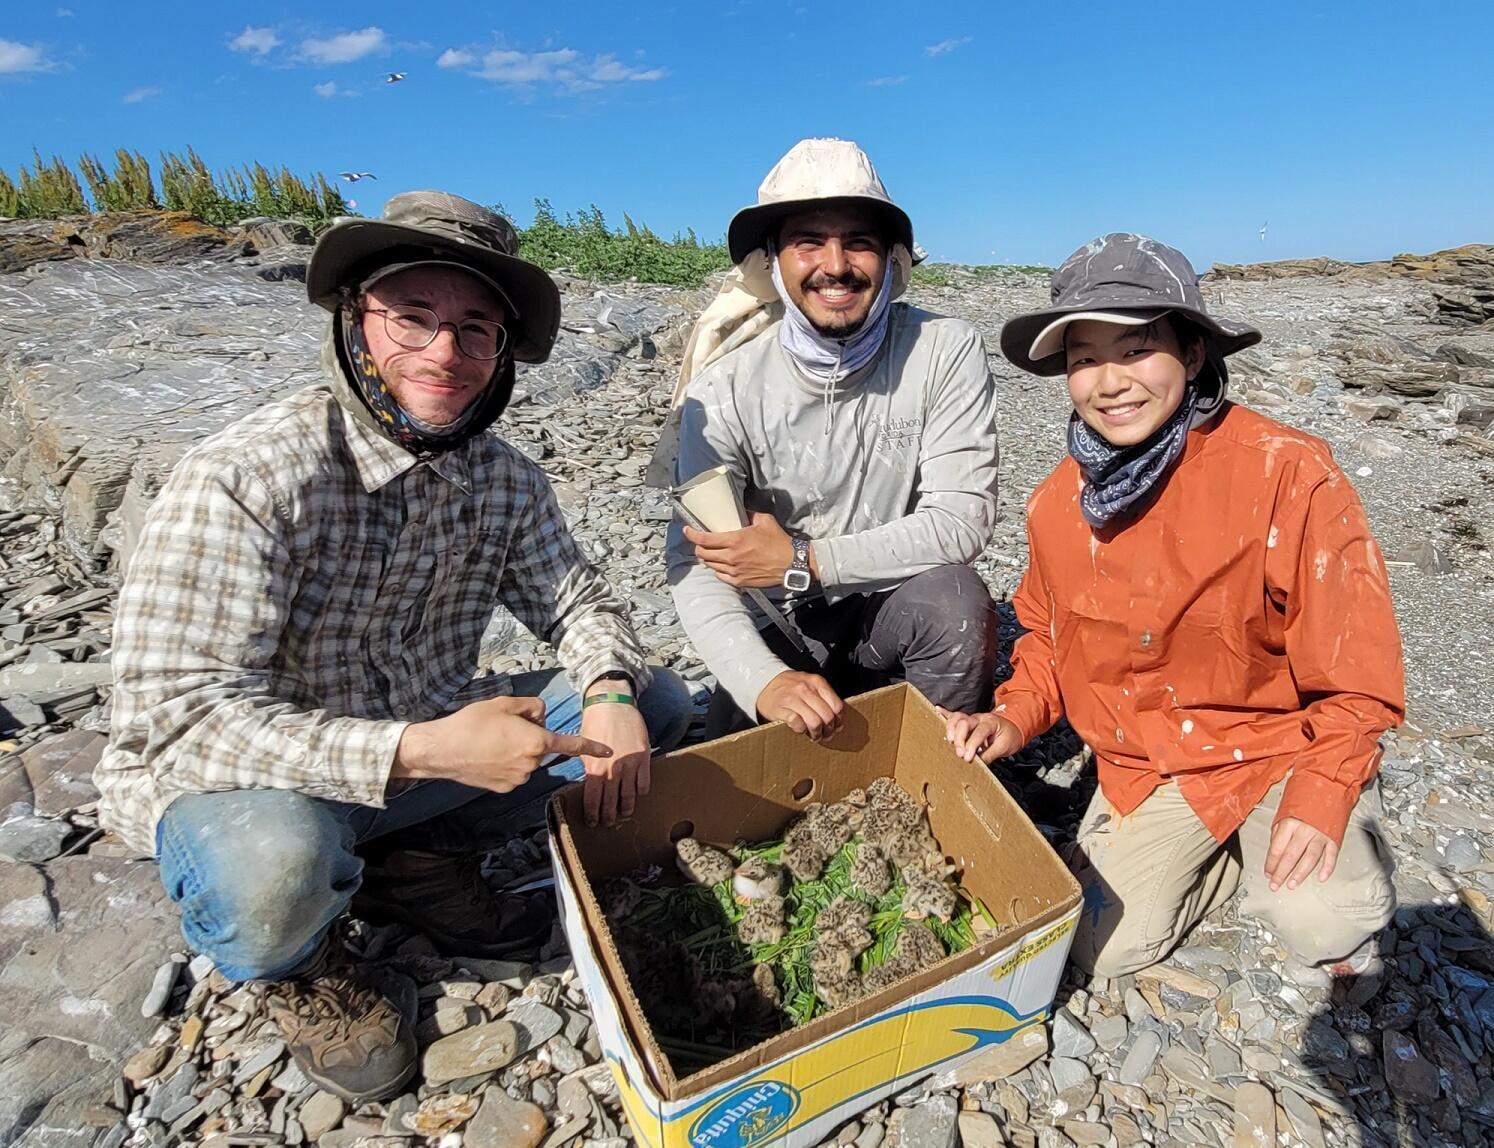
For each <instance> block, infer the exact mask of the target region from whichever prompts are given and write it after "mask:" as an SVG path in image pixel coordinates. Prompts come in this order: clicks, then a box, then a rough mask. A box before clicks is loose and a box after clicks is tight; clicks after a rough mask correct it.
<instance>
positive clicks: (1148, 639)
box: [1141, 630, 1152, 646]
mask: <svg viewBox="0 0 1494 1148" xmlns="http://www.w3.org/2000/svg"><path fill="white" fill-rule="evenodd" d="M1141 644H1142V645H1143V646H1150V645H1151V644H1152V632H1151V631H1150V630H1148V631H1147V632H1146V633H1144V634H1142V635H1141Z"/></svg>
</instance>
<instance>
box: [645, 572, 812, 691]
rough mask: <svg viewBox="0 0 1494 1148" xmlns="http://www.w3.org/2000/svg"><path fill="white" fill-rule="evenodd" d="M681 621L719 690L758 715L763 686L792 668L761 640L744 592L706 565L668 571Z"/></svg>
mask: <svg viewBox="0 0 1494 1148" xmlns="http://www.w3.org/2000/svg"><path fill="white" fill-rule="evenodd" d="M670 582H671V590H672V592H673V594H674V604H675V610H676V612H677V613H678V614H679V616H680V625H681V626H683V627H684V630H685V633H686V634H687V635H688V636H689V638H690V641H691V642H692V643H693V644H694V646H695V649H696V652H697V653H699V654H700V657H701V660H702V661H704V662H705V664H706V665H707V666H708V667H709V668H710V670H711V672H712V673H713V674H715V675H716V678H717V680H718V681H719V682H720V683H721V688H723V689H724V690H726V692H727V693H728V694H730V695H731V697H732V700H733V701H735V702H736V703H737V705H738V706H739V707H740V708H741V709H742V711H743V712H744V713H747V714H749V715H755V714H756V713H757V698H758V695H759V694H760V693H762V691H763V688H764V687H765V686H766V685H767V684H768V683H769V682H771V681H772V680H773V679H774V678H776V677H777V676H778V675H779V674H781V673H783V672H784V671H785V670H787V669H788V668H789V667H788V666H787V665H785V664H784V663H783V661H782V660H781V659H779V658H778V657H777V656H776V655H775V654H774V653H773V652H772V651H771V650H770V649H769V648H768V644H767V643H766V642H764V641H763V638H762V635H761V634H760V633H759V632H758V629H757V626H756V625H755V624H754V619H753V615H752V612H751V611H750V610H749V609H748V608H747V605H746V603H745V602H744V601H743V600H742V596H741V595H740V594H739V593H738V592H737V591H736V590H734V589H732V588H731V587H730V586H728V585H726V583H724V582H722V581H721V580H720V579H719V578H717V577H716V575H715V574H713V573H712V572H711V571H710V570H709V569H707V568H706V567H705V566H702V565H699V564H697V563H686V564H682V565H679V566H675V567H673V568H671V570H670Z"/></svg>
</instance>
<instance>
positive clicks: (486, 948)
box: [351, 849, 554, 957]
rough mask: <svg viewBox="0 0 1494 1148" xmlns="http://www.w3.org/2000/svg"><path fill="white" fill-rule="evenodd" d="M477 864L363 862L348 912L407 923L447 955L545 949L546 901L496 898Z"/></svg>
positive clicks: (422, 857)
mask: <svg viewBox="0 0 1494 1148" xmlns="http://www.w3.org/2000/svg"><path fill="white" fill-rule="evenodd" d="M481 864H482V859H481V858H480V857H478V856H476V855H468V856H466V857H442V856H438V855H437V854H434V853H424V852H420V851H417V850H414V849H397V850H394V851H392V852H390V853H387V854H385V855H384V856H383V857H380V858H377V859H365V861H364V866H363V884H362V885H361V886H360V887H359V889H358V892H357V894H356V895H355V896H354V897H353V904H352V910H351V911H352V914H353V916H355V917H360V918H362V919H363V920H365V921H368V922H370V923H371V924H375V925H387V924H391V923H396V922H397V923H399V924H402V925H408V926H409V927H410V928H412V929H416V930H418V931H419V932H421V933H424V934H425V935H426V936H427V937H429V938H430V939H431V940H432V941H434V942H435V944H436V947H437V948H439V949H440V950H441V951H442V952H443V953H445V954H446V955H447V956H452V957H505V956H509V955H511V954H513V953H516V952H521V951H527V950H530V949H536V948H538V947H539V946H540V945H543V944H544V943H545V941H546V940H548V939H549V936H550V924H551V922H552V921H553V919H554V914H553V913H552V912H551V911H550V910H549V908H548V907H547V906H546V905H545V904H544V902H543V899H541V898H538V897H517V896H500V895H497V894H495V893H494V892H493V891H492V890H491V889H490V888H488V883H487V881H485V880H484V879H483V876H482V871H481Z"/></svg>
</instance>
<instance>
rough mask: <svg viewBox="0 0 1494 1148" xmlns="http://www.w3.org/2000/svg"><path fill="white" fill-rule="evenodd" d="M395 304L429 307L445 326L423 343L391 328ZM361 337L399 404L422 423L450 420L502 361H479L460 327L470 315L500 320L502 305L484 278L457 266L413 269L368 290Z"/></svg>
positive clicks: (482, 388) (478, 393)
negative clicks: (409, 341) (408, 343)
mask: <svg viewBox="0 0 1494 1148" xmlns="http://www.w3.org/2000/svg"><path fill="white" fill-rule="evenodd" d="M390 307H425V308H427V309H428V310H431V311H434V312H435V313H436V315H437V316H438V317H439V318H440V319H441V329H440V330H439V331H437V332H436V337H435V338H434V339H433V340H431V342H430V343H429V344H428V345H427V346H425V347H421V348H419V349H411V348H410V347H404V346H401V345H400V344H399V343H397V342H395V340H394V339H393V338H392V337H391V336H390V334H389V328H388V326H387V324H386V317H385V316H384V315H382V314H376V313H375V312H380V311H385V310H387V309H388V308H390ZM363 308H364V311H363V317H362V322H363V337H364V339H365V340H366V341H367V343H368V349H369V353H370V354H372V355H373V359H374V363H375V364H376V365H377V366H378V368H379V375H380V377H381V378H382V379H383V380H384V384H385V385H386V386H387V387H388V388H389V393H390V394H391V395H393V396H394V401H395V402H397V403H398V404H399V405H400V407H401V409H403V410H404V411H405V413H406V414H410V415H413V416H414V417H415V418H417V419H419V420H421V421H422V422H426V423H430V424H432V425H434V426H448V425H450V424H451V423H454V422H456V421H457V419H458V418H460V417H461V415H462V412H463V411H465V410H466V409H467V408H468V407H469V406H471V405H472V404H473V403H474V402H476V401H477V399H478V397H479V396H481V395H482V393H483V392H484V391H485V390H486V389H487V386H488V383H489V382H490V381H491V380H492V378H493V373H494V371H495V370H496V369H497V366H498V364H497V363H496V362H495V361H494V360H492V359H473V358H470V357H469V356H467V355H464V354H463V353H462V350H461V348H460V347H459V346H458V345H457V334H456V331H457V326H458V325H459V324H461V323H463V322H464V321H468V320H487V321H491V322H496V323H502V322H503V321H504V319H505V316H504V313H503V306H502V304H501V303H500V302H499V300H498V296H497V294H495V293H494V291H493V290H492V288H490V287H489V286H488V285H487V284H486V283H483V282H482V281H481V280H480V279H477V278H474V277H473V276H471V275H467V274H465V273H463V272H461V271H458V270H457V269H455V268H453V267H410V268H407V269H406V270H404V271H396V272H395V273H394V274H393V275H390V276H388V277H387V278H384V279H380V280H379V281H378V282H377V283H375V284H374V285H373V286H372V287H370V288H369V289H368V290H367V291H366V292H365V293H364V301H363Z"/></svg>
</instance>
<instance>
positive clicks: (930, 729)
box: [550, 685, 1080, 1148]
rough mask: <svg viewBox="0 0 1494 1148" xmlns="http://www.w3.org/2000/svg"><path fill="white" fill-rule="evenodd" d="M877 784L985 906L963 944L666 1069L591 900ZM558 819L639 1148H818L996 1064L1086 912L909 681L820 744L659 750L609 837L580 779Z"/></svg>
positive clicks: (596, 997) (1055, 976)
mask: <svg viewBox="0 0 1494 1148" xmlns="http://www.w3.org/2000/svg"><path fill="white" fill-rule="evenodd" d="M881 777H891V778H893V779H894V780H895V781H896V782H897V783H898V785H899V786H900V787H901V789H902V790H904V791H906V792H907V793H909V794H911V795H913V797H914V798H915V799H916V800H917V801H918V802H919V803H920V804H921V805H923V806H924V807H925V808H926V813H927V819H928V824H929V825H930V827H931V828H932V832H933V835H934V836H935V838H936V839H937V841H938V843H939V846H940V847H941V848H942V850H943V851H944V853H945V855H946V857H947V860H948V862H949V863H950V864H951V865H952V866H953V867H954V878H953V879H954V880H957V881H958V884H959V887H960V889H961V890H962V891H963V892H964V893H965V894H967V895H968V896H969V897H970V898H971V899H972V900H974V901H976V902H978V903H979V905H980V907H981V910H982V916H983V918H984V920H985V921H986V925H985V927H983V928H982V930H981V931H980V933H979V935H978V937H977V940H976V941H975V943H974V944H972V945H971V946H970V947H968V948H966V949H964V950H963V951H959V952H956V953H954V954H953V955H951V956H947V957H945V958H944V959H943V960H940V961H938V962H937V963H935V964H932V965H930V966H928V967H925V968H923V969H922V970H921V971H919V972H917V973H916V974H914V975H911V976H907V977H903V978H902V979H899V980H897V981H896V982H895V983H892V984H890V985H887V986H886V987H881V988H879V989H878V990H877V991H873V992H871V993H870V994H869V995H866V996H862V997H860V998H859V999H855V1000H852V1001H850V1002H849V1003H847V1004H845V1005H843V1006H841V1007H839V1008H835V1009H833V1010H832V1011H828V1012H826V1013H824V1014H823V1015H816V1016H815V1017H814V1018H813V1019H811V1020H809V1021H807V1022H806V1023H803V1024H800V1025H798V1026H796V1027H792V1028H789V1029H788V1030H787V1031H784V1032H780V1033H779V1034H778V1035H775V1036H771V1037H769V1038H767V1039H764V1040H762V1041H760V1042H759V1043H756V1044H753V1045H751V1046H749V1047H746V1048H742V1049H740V1050H739V1051H736V1052H735V1054H734V1055H729V1056H725V1057H724V1058H723V1059H720V1060H719V1061H718V1062H716V1063H713V1064H710V1065H709V1066H708V1067H704V1068H699V1067H695V1066H693V1065H692V1066H690V1067H688V1068H685V1069H684V1070H682V1071H677V1070H676V1068H677V1066H676V1063H675V1062H674V1060H672V1059H671V1055H670V1053H669V1052H667V1051H666V1043H667V1042H663V1041H661V1039H660V1036H659V1034H658V1033H656V1032H655V1031H654V1030H653V1028H652V1027H651V1025H650V1022H649V1020H648V1019H647V1017H646V1016H645V1014H644V1011H643V1007H642V1005H641V1003H640V1000H639V997H638V995H637V994H636V993H635V991H634V986H633V984H632V983H631V982H630V980H629V977H628V974H627V972H626V971H625V968H624V962H623V959H622V957H621V955H620V953H619V949H618V946H617V944H616V943H615V937H614V935H613V932H612V927H611V925H610V924H609V922H608V918H607V917H606V916H605V915H604V914H603V911H602V907H601V903H600V901H599V898H598V891H599V890H600V889H601V887H602V886H603V885H604V883H606V882H608V881H610V880H612V879H614V878H619V877H625V876H630V875H636V874H640V873H645V872H648V871H649V870H650V869H651V867H654V866H658V867H659V869H658V870H656V871H659V872H672V871H673V868H674V857H675V848H674V843H675V842H677V841H679V840H680V839H681V838H682V837H685V836H689V837H693V838H695V839H697V840H699V841H701V842H709V843H714V844H715V845H718V846H721V847H723V848H725V847H730V846H731V845H732V844H733V843H736V842H744V841H746V842H751V841H763V840H768V839H770V838H772V837H774V836H775V835H776V834H778V833H780V832H782V830H783V828H784V826H785V825H786V824H788V823H790V822H792V821H793V820H794V819H795V818H796V817H798V816H799V815H800V814H801V813H803V812H804V811H805V809H806V807H809V806H810V805H811V803H815V802H818V803H826V802H835V801H838V800H839V799H840V798H842V797H844V796H845V795H847V794H848V793H851V792H852V791H855V790H857V789H859V788H861V787H865V786H867V785H869V784H870V783H871V782H872V781H874V780H875V779H876V778H881ZM550 818H551V829H552V831H553V835H554V852H555V871H556V887H557V889H558V891H559V896H560V903H561V910H562V914H563V923H564V927H565V931H566V936H567V939H568V940H569V943H570V948H571V953H572V955H573V958H574V960H575V964H576V971H577V974H578V975H579V977H580V979H581V982H582V985H583V987H584V988H585V990H586V994H587V997H588V998H589V1000H590V1002H591V1006H592V1011H593V1014H594V1016H595V1019H596V1024H597V1031H598V1034H599V1037H600V1040H601V1044H602V1049H603V1052H604V1054H605V1055H606V1057H607V1061H608V1063H609V1064H610V1065H611V1068H612V1071H613V1076H614V1077H615V1079H616V1081H617V1085H618V1089H619V1091H620V1093H621V1096H622V1103H623V1109H624V1111H625V1112H626V1113H627V1116H628V1121H629V1123H630V1124H631V1125H632V1128H633V1133H634V1135H635V1136H636V1137H637V1139H638V1141H639V1143H640V1145H643V1146H646V1148H756V1146H758V1145H766V1144H773V1145H775V1146H779V1145H781V1146H784V1148H799V1146H800V1145H805V1146H808V1145H813V1144H818V1143H819V1142H821V1141H822V1140H823V1139H825V1137H826V1135H827V1134H828V1133H829V1132H830V1131H831V1130H832V1129H834V1128H835V1127H836V1126H837V1125H839V1124H842V1123H844V1122H845V1121H847V1120H849V1119H850V1118H851V1117H852V1116H854V1115H856V1114H857V1113H859V1112H862V1111H864V1110H865V1109H866V1108H868V1107H870V1106H871V1105H873V1104H875V1103H876V1102H877V1101H878V1100H880V1099H881V1098H883V1097H885V1096H887V1095H890V1094H892V1093H894V1092H898V1091H901V1090H903V1089H904V1088H907V1087H908V1086H909V1085H911V1084H913V1083H914V1082H916V1081H918V1080H920V1079H923V1078H924V1077H927V1076H930V1075H933V1074H935V1073H938V1074H941V1075H943V1074H946V1073H950V1072H952V1071H955V1072H957V1071H960V1070H961V1069H962V1066H963V1069H964V1070H965V1071H975V1072H979V1071H980V1069H981V1068H982V1067H983V1066H985V1065H987V1064H991V1065H999V1063H1000V1061H1001V1055H1000V1051H999V1050H1002V1049H1004V1048H1010V1047H1012V1046H1013V1045H1019V1044H1022V1043H1024V1042H1027V1041H1031V1040H1033V1039H1034V1037H1035V1035H1036V1034H1037V1030H1038V1028H1039V1027H1040V1026H1042V1025H1043V1024H1045V1022H1046V1020H1047V1017H1048V1014H1049V1011H1050V1008H1051V1006H1052V1001H1053V997H1054V994H1055V993H1056V991H1057V988H1058V984H1059V981H1060V979H1061V977H1062V973H1063V967H1064V962H1065V960H1066V959H1067V956H1068V951H1069V945H1070V942H1071V941H1072V938H1073V931H1074V926H1075V924H1076V922H1077V920H1078V916H1079V901H1080V894H1079V888H1078V885H1077V884H1076V883H1075V881H1074V879H1073V877H1072V876H1071V875H1070V874H1069V872H1068V870H1067V869H1066V868H1065V867H1064V865H1063V863H1062V862H1061V861H1060V860H1059V858H1058V856H1057V855H1056V854H1055V853H1054V852H1053V850H1052V848H1051V847H1050V846H1049V845H1048V843H1047V841H1046V840H1045V839H1044V837H1043V836H1042V834H1041V833H1039V832H1038V830H1037V828H1036V826H1034V825H1033V824H1032V822H1031V821H1030V820H1029V819H1028V818H1027V816H1026V815H1025V814H1024V813H1023V812H1022V810H1021V809H1020V808H1019V807H1018V806H1017V805H1016V803H1015V802H1014V801H1013V800H1012V799H1011V797H1010V796H1009V795H1008V794H1007V792H1006V790H1005V789H1004V788H1003V787H1002V786H1001V784H1000V783H999V782H998V781H997V780H996V779H995V778H994V777H993V776H992V775H991V773H990V771H989V770H988V769H987V768H986V767H984V766H980V765H970V764H967V763H966V762H963V761H961V760H960V759H959V758H958V757H956V755H955V753H954V751H953V749H952V748H951V747H950V745H949V744H948V742H946V741H945V739H944V723H943V722H942V720H941V719H940V718H939V716H938V714H937V712H936V711H935V710H934V708H933V707H932V706H931V705H930V704H929V703H928V701H927V700H925V699H924V698H923V696H922V695H921V694H919V693H918V692H917V691H916V690H914V689H912V688H911V687H909V686H906V685H898V686H891V687H888V688H886V689H882V690H877V691H875V692H873V693H869V694H864V695H862V696H860V697H858V698H853V699H851V700H850V701H849V703H848V705H847V709H846V714H845V723H844V726H843V728H842V729H841V731H840V732H839V733H838V734H836V735H835V737H833V738H831V739H830V740H828V741H825V742H820V743H815V742H812V741H810V740H809V739H808V738H805V737H803V736H802V735H799V734H795V733H793V732H792V731H791V730H789V729H787V728H786V727H784V726H781V725H769V726H762V727H759V728H757V729H753V730H749V731H748V732H746V733H741V734H736V735H733V736H731V737H727V738H722V739H720V740H718V741H714V742H709V743H707V744H704V745H699V746H694V747H692V748H690V749H686V750H680V751H677V752H675V753H672V754H669V755H667V756H665V757H661V758H658V759H657V760H655V762H654V765H653V780H652V786H651V789H650V792H649V794H648V796H647V797H646V798H645V799H643V800H641V801H640V802H639V803H638V809H637V812H636V813H635V815H634V816H633V817H631V818H629V819H627V820H626V821H623V822H621V823H619V824H617V825H614V826H611V827H604V826H597V827H588V826H586V824H585V820H584V817H583V815H582V805H581V793H580V787H579V786H575V787H571V788H568V789H566V790H564V791H562V792H561V793H560V794H558V795H557V796H556V797H555V799H554V800H553V801H552V803H551V807H550ZM635 971H636V970H635ZM671 1047H673V1046H671ZM992 1071H993V1073H994V1072H999V1071H1000V1069H999V1068H993V1070H992Z"/></svg>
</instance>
